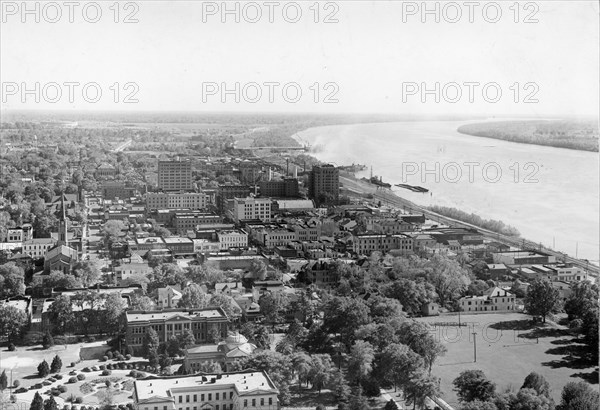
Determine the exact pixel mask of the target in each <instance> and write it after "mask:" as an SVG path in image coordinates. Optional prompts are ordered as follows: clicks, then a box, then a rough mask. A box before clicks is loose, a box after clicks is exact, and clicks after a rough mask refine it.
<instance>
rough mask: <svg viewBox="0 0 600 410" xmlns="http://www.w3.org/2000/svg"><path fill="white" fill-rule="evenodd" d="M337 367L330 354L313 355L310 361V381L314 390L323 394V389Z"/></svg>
mask: <svg viewBox="0 0 600 410" xmlns="http://www.w3.org/2000/svg"><path fill="white" fill-rule="evenodd" d="M334 368H335V366H334V365H333V361H332V360H331V356H329V355H328V354H316V355H313V356H312V358H311V361H310V370H309V372H308V380H309V381H310V382H311V384H312V386H313V388H315V389H317V390H318V392H319V393H321V389H322V388H323V387H324V386H325V385H326V384H328V383H329V380H330V379H331V373H332V371H333V369H334Z"/></svg>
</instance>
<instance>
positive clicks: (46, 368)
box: [37, 360, 50, 377]
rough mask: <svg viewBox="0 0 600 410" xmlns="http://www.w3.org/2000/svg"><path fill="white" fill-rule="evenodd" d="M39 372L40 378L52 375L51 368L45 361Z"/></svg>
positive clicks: (39, 365) (40, 365) (39, 367)
mask: <svg viewBox="0 0 600 410" xmlns="http://www.w3.org/2000/svg"><path fill="white" fill-rule="evenodd" d="M37 371H38V375H39V376H40V377H46V376H48V374H50V366H48V362H47V361H45V360H44V361H43V362H41V363H40V364H38V367H37Z"/></svg>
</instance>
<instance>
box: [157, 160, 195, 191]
mask: <svg viewBox="0 0 600 410" xmlns="http://www.w3.org/2000/svg"><path fill="white" fill-rule="evenodd" d="M192 184H193V182H192V163H191V162H190V161H158V188H159V189H162V190H163V191H189V190H191V189H192Z"/></svg>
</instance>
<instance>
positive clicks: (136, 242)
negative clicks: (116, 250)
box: [127, 236, 166, 251]
mask: <svg viewBox="0 0 600 410" xmlns="http://www.w3.org/2000/svg"><path fill="white" fill-rule="evenodd" d="M127 246H129V249H130V250H132V251H149V250H151V249H166V246H165V241H164V239H163V238H161V237H160V236H150V237H147V238H135V239H130V240H128V241H127Z"/></svg>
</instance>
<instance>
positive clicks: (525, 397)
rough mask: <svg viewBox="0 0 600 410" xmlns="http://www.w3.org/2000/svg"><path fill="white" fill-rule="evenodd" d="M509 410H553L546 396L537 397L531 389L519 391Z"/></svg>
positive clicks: (552, 405) (551, 403)
mask: <svg viewBox="0 0 600 410" xmlns="http://www.w3.org/2000/svg"><path fill="white" fill-rule="evenodd" d="M511 410H554V402H553V401H552V399H550V398H548V397H546V396H539V395H538V394H537V393H536V391H535V390H533V389H521V390H519V392H518V393H517V400H516V402H514V403H513V404H512V406H511Z"/></svg>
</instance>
